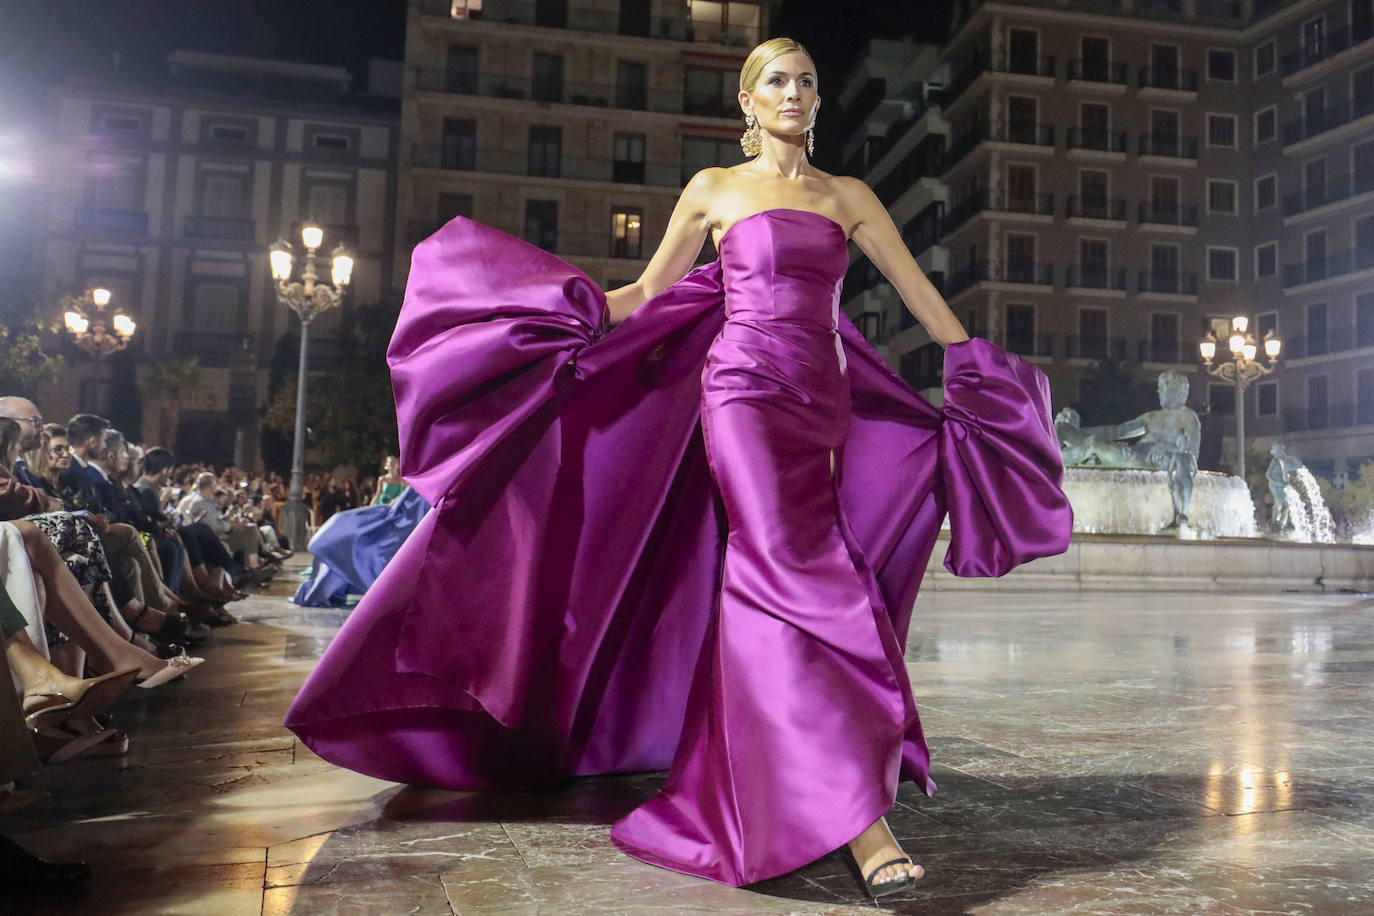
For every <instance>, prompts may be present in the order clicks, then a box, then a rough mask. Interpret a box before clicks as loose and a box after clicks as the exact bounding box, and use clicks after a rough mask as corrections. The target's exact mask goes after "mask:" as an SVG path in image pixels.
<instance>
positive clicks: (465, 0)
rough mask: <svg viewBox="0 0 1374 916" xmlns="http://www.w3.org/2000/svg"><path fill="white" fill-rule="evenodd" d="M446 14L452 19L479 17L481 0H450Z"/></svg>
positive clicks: (480, 15) (480, 16)
mask: <svg viewBox="0 0 1374 916" xmlns="http://www.w3.org/2000/svg"><path fill="white" fill-rule="evenodd" d="M448 14H449V15H450V16H452V17H453V18H454V19H481V18H482V0H451V2H450V3H449V10H448Z"/></svg>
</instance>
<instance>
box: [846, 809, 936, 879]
mask: <svg viewBox="0 0 1374 916" xmlns="http://www.w3.org/2000/svg"><path fill="white" fill-rule="evenodd" d="M849 851H850V853H851V854H852V855H853V856H854V861H855V862H856V863H858V866H859V874H861V875H863V877H864V879H865V880H868V878H869V877H870V875H871V874H872V872H873V869H875V868H877V867H878V866H879V865H882V866H883V868H881V869H880V870H879V871H878V873H877V874H876V875H872V883H873V884H874V885H878V886H881V885H884V884H891V883H892V882H894V881H902V880H905V879H910V880H912V881H915V880H917V879H919V878H920V877H922V876H923V875H924V874H925V869H923V868H921V866H919V865H917V864H916V863H914V862H912V861H911V860H910V859H907V860H906V861H905V862H898V863H896V864H891V865H889V864H886V863H889V862H892V861H893V860H894V859H902V858H906V853H904V852H902V847H900V846H898V845H897V840H896V839H895V838H893V836H892V831H891V830H888V829H887V821H886V820H884V819H883V818H878V820H877V821H876V822H875V823H874V824H873V826H871V827H869V828H868V829H867V830H865V831H864V832H863V833H861V834H859V835H858V836H857V837H855V838H854V839H853V840H852V841H851V842H850V844H849Z"/></svg>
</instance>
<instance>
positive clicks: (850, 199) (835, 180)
mask: <svg viewBox="0 0 1374 916" xmlns="http://www.w3.org/2000/svg"><path fill="white" fill-rule="evenodd" d="M830 187H831V188H832V189H833V191H834V193H835V196H836V197H838V198H839V199H840V202H841V203H843V204H844V205H845V206H846V207H847V208H853V209H856V210H863V209H866V208H868V207H871V206H872V205H873V204H874V203H876V202H877V200H878V195H876V194H874V193H873V189H872V188H870V187H869V186H868V185H867V184H865V183H864V181H863V179H862V178H853V177H851V176H849V175H832V176H830Z"/></svg>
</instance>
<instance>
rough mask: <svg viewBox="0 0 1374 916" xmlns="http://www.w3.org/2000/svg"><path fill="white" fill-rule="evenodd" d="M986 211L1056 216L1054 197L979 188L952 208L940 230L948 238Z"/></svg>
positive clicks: (1051, 195)
mask: <svg viewBox="0 0 1374 916" xmlns="http://www.w3.org/2000/svg"><path fill="white" fill-rule="evenodd" d="M986 210H992V211H997V212H999V213H1020V214H1023V215H1027V216H1054V195H1053V194H1018V193H1008V192H1007V191H1005V190H1003V189H1000V188H999V189H998V190H996V191H990V190H988V189H986V188H980V189H979V190H977V191H975V192H974V193H972V194H970V195H969V196H968V197H966V198H964V199H963V200H961V201H959V202H958V203H957V204H955V205H954V206H953V207H951V208H950V210H949V213H948V214H947V215H946V216H945V218H944V221H943V222H942V224H941V226H940V231H941V232H942V233H944V234H945V235H948V234H949V233H951V232H953V231H954V230H956V229H958V228H959V227H960V226H962V225H963V224H964V223H966V222H968V221H969V220H970V219H972V218H973V217H974V216H977V215H978V214H979V213H982V212H984V211H986Z"/></svg>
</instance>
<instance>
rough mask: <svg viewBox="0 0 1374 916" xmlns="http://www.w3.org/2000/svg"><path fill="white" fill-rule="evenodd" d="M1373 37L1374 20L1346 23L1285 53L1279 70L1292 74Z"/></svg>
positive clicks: (1280, 61)
mask: <svg viewBox="0 0 1374 916" xmlns="http://www.w3.org/2000/svg"><path fill="white" fill-rule="evenodd" d="M1371 38H1374V22H1358V23H1352V24H1350V25H1346V26H1345V27H1343V28H1339V29H1336V30H1335V31H1334V32H1328V33H1327V34H1325V35H1323V36H1321V37H1320V38H1318V39H1316V40H1315V41H1304V42H1303V43H1302V47H1299V48H1295V49H1294V50H1292V51H1289V52H1288V53H1287V54H1285V55H1283V57H1282V58H1281V59H1280V60H1279V71H1280V72H1281V73H1282V74H1283V75H1284V76H1292V75H1293V74H1294V73H1297V72H1298V71H1300V70H1305V69H1307V68H1308V67H1311V66H1314V65H1316V64H1319V63H1321V62H1322V61H1324V60H1327V59H1329V58H1331V57H1334V56H1336V55H1337V54H1340V53H1341V52H1342V51H1348V50H1350V49H1351V48H1353V47H1355V46H1356V45H1358V44H1361V43H1363V42H1366V41H1369V40H1370V39H1371Z"/></svg>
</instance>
